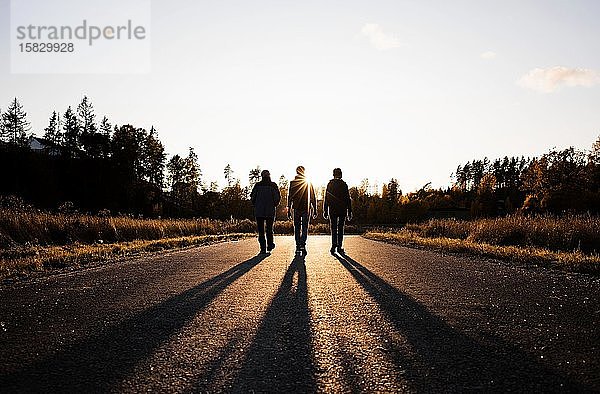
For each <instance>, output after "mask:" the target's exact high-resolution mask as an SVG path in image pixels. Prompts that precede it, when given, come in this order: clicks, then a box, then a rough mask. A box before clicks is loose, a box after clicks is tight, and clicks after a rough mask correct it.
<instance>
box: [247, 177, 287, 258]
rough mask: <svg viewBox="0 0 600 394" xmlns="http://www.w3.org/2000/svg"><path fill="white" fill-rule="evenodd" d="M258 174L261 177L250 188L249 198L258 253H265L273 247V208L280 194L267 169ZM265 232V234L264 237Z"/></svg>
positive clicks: (279, 198)
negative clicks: (256, 231)
mask: <svg viewBox="0 0 600 394" xmlns="http://www.w3.org/2000/svg"><path fill="white" fill-rule="evenodd" d="M260 175H261V178H262V179H261V180H260V182H258V183H257V184H255V185H254V187H253V188H252V192H251V193H250V200H251V201H252V205H253V206H254V216H255V217H256V227H257V228H258V243H259V245H260V253H261V254H265V253H268V252H270V251H271V250H273V249H275V243H274V241H273V222H274V221H275V208H276V207H277V205H279V201H280V200H281V194H280V193H279V187H277V184H276V183H275V182H272V181H271V174H270V173H269V171H268V170H263V171H262V172H261V173H260ZM265 225H266V231H265ZM265 232H266V235H267V237H266V239H265Z"/></svg>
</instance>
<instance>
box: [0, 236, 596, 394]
mask: <svg viewBox="0 0 600 394" xmlns="http://www.w3.org/2000/svg"><path fill="white" fill-rule="evenodd" d="M275 242H276V244H277V248H276V249H275V251H274V253H273V254H272V255H270V256H267V257H264V256H262V257H257V256H256V252H257V249H258V244H257V242H256V241H255V240H250V239H248V240H243V241H239V242H231V243H223V244H217V245H211V246H207V247H201V248H194V249H188V250H182V251H174V252H169V253H164V254H163V255H160V256H153V257H144V258H137V259H132V260H128V261H123V262H119V263H115V264H107V265H104V266H101V267H96V268H90V269H86V270H81V271H77V272H71V273H67V274H61V275H55V276H51V277H48V278H43V279H39V280H35V281H30V282H24V283H19V284H13V285H8V286H4V287H1V288H0V300H1V302H0V391H1V392H27V391H38V392H41V391H43V392H61V391H68V392H98V391H100V392H139V391H159V392H198V391H200V392H206V391H208V392H214V391H217V392H221V391H227V392H229V391H232V392H250V391H254V392H264V391H285V392H313V391H325V392H349V391H352V392H356V391H369V392H371V391H394V392H397V391H401V392H402V391H406V392H423V391H425V392H431V391H434V392H438V391H443V392H464V391H477V392H481V391H520V392H531V391H594V390H595V391H599V390H600V349H599V347H600V335H599V332H600V329H599V328H598V327H599V323H600V301H599V299H598V295H599V294H600V291H599V290H600V282H599V281H598V280H597V279H594V278H590V277H587V276H584V275H569V274H565V273H561V272H556V271H551V270H545V269H528V268H524V267H515V266H511V265H507V264H502V263H498V262H493V261H482V260H478V259H475V258H469V257H458V256H450V255H443V254H441V253H438V252H431V251H422V250H416V249H410V248H403V247H398V246H392V245H388V244H383V243H378V242H374V241H369V240H366V239H363V238H360V237H348V238H347V241H346V245H345V247H346V251H347V257H340V256H337V257H334V256H331V255H329V244H328V242H329V240H328V238H327V237H324V236H312V237H310V238H309V243H308V252H309V254H308V255H307V256H306V258H305V259H303V258H295V257H294V247H293V239H292V238H291V237H277V238H276V241H275Z"/></svg>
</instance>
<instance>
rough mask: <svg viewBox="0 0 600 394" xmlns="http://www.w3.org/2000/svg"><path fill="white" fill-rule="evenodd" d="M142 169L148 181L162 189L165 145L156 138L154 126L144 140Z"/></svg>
mask: <svg viewBox="0 0 600 394" xmlns="http://www.w3.org/2000/svg"><path fill="white" fill-rule="evenodd" d="M143 160H144V169H145V176H146V177H147V179H148V182H150V183H152V184H154V185H156V186H158V187H159V188H161V189H162V187H163V180H164V170H165V160H166V154H165V147H164V146H163V144H162V142H160V140H159V139H158V133H157V132H156V129H155V128H154V126H152V128H151V129H150V132H149V133H148V134H147V135H146V138H145V141H144V159H143Z"/></svg>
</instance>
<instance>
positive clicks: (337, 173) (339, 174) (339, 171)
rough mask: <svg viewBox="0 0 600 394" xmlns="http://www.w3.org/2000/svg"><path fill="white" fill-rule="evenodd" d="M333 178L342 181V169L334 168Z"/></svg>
mask: <svg viewBox="0 0 600 394" xmlns="http://www.w3.org/2000/svg"><path fill="white" fill-rule="evenodd" d="M333 177H334V178H335V179H342V169H341V168H334V169H333Z"/></svg>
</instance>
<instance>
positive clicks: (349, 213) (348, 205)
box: [344, 182, 352, 220]
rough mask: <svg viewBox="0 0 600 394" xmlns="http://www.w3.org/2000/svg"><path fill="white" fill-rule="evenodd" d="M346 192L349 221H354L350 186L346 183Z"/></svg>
mask: <svg viewBox="0 0 600 394" xmlns="http://www.w3.org/2000/svg"><path fill="white" fill-rule="evenodd" d="M344 190H345V194H346V196H345V197H346V209H347V210H348V220H352V199H351V198H350V191H349V190H348V184H347V183H345V182H344Z"/></svg>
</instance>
